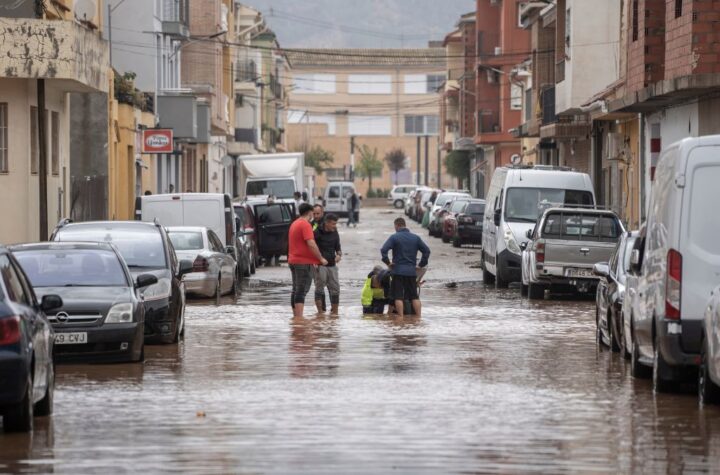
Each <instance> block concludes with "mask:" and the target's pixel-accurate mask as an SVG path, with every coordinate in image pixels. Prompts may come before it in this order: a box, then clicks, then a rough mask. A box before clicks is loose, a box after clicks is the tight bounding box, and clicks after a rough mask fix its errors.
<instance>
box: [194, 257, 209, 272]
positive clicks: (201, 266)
mask: <svg viewBox="0 0 720 475" xmlns="http://www.w3.org/2000/svg"><path fill="white" fill-rule="evenodd" d="M209 268H210V263H209V262H208V260H207V259H205V258H204V257H203V256H197V257H196V258H195V262H193V272H207V271H208V269H209Z"/></svg>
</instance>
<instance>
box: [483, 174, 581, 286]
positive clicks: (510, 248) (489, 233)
mask: <svg viewBox="0 0 720 475" xmlns="http://www.w3.org/2000/svg"><path fill="white" fill-rule="evenodd" d="M485 201H486V202H487V205H486V206H485V219H484V225H483V243H482V246H483V249H482V268H483V281H484V282H485V283H488V284H491V283H493V282H495V284H496V286H497V287H498V288H506V287H507V286H508V284H509V283H510V282H521V281H522V251H521V250H520V244H522V243H524V242H527V241H528V237H527V233H528V231H530V230H532V229H533V228H534V227H535V223H536V222H537V220H538V219H539V218H540V216H542V214H543V212H544V211H545V210H546V209H548V208H551V207H557V206H560V207H562V206H573V207H589V208H594V207H595V193H594V191H593V186H592V182H591V181H590V176H589V175H588V174H587V173H578V172H574V171H572V170H570V169H569V168H560V167H549V166H541V165H536V166H534V167H527V166H525V167H516V168H506V167H502V168H497V169H495V173H494V174H493V178H492V181H491V182H490V188H489V189H488V193H487V197H486V198H485Z"/></svg>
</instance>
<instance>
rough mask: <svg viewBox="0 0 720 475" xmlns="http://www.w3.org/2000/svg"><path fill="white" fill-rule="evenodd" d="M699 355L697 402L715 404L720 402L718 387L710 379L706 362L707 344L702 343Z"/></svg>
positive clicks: (719, 389)
mask: <svg viewBox="0 0 720 475" xmlns="http://www.w3.org/2000/svg"><path fill="white" fill-rule="evenodd" d="M700 351H701V353H700V367H699V368H698V385H697V386H698V400H699V402H700V404H701V405H702V404H717V403H718V402H720V386H718V385H717V384H715V383H714V382H713V380H712V378H711V377H710V368H709V366H708V361H707V344H706V343H705V342H704V341H703V345H702V347H701V350H700Z"/></svg>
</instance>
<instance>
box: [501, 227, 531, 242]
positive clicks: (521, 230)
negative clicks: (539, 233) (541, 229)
mask: <svg viewBox="0 0 720 475" xmlns="http://www.w3.org/2000/svg"><path fill="white" fill-rule="evenodd" d="M506 224H507V225H508V227H510V230H512V232H513V236H515V242H517V243H518V245H520V244H522V243H524V242H528V238H527V232H528V231H529V230H531V229H534V228H535V223H512V222H510V223H508V222H507V221H506ZM503 232H504V231H503Z"/></svg>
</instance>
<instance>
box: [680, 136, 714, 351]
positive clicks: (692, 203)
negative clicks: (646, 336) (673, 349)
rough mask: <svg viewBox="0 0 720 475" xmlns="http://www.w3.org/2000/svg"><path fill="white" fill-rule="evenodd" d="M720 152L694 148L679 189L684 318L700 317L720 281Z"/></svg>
mask: <svg viewBox="0 0 720 475" xmlns="http://www.w3.org/2000/svg"><path fill="white" fill-rule="evenodd" d="M719 153H720V150H718V146H704V147H696V148H693V149H692V150H691V151H690V153H689V156H688V160H687V164H686V168H685V177H684V181H685V183H684V187H682V188H681V189H680V190H678V192H679V193H682V195H683V196H682V213H681V216H682V218H681V223H680V230H679V236H680V239H679V245H678V247H679V249H676V250H677V251H679V252H680V254H681V255H682V269H681V272H682V274H681V275H682V281H681V282H682V283H681V301H680V305H681V311H680V319H681V320H682V319H693V320H697V319H701V318H702V317H703V314H704V311H705V307H706V305H707V303H708V300H709V298H710V292H711V291H712V289H713V287H714V286H716V285H717V284H718V283H720V219H718V212H717V208H716V207H717V204H718V203H720V186H718V184H719V183H720V160H719V159H718V154H719ZM676 184H677V185H676V186H678V185H679V186H678V188H680V186H682V178H681V177H678V178H676ZM668 241H669V243H672V242H673V241H674V239H673V237H672V236H668ZM690 340H695V338H690ZM698 340H699V338H698ZM685 343H686V338H685V328H683V344H685ZM686 350H690V351H692V350H694V349H693V348H686Z"/></svg>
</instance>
